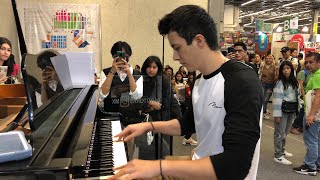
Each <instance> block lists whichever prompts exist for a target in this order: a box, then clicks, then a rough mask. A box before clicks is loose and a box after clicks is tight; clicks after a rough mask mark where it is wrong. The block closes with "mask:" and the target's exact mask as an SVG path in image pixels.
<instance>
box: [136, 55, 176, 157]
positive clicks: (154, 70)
mask: <svg viewBox="0 0 320 180" xmlns="http://www.w3.org/2000/svg"><path fill="white" fill-rule="evenodd" d="M162 72H163V66H162V64H161V61H160V59H159V57H157V56H149V57H148V58H147V59H146V60H145V61H144V63H143V65H142V68H141V73H142V75H143V97H142V102H143V105H142V111H143V112H144V113H149V114H150V116H151V120H150V119H149V121H152V120H155V121H160V120H163V121H165V120H169V119H172V118H176V119H178V118H181V116H182V114H181V109H180V107H179V104H178V102H177V100H176V99H175V98H174V97H173V92H172V88H170V83H171V82H170V77H169V76H167V75H164V76H163V79H162V77H161V76H160V75H161V73H162ZM168 112H170V113H168ZM143 137H146V135H144V136H143ZM144 139H145V138H144ZM144 139H137V141H139V140H140V141H141V140H142V142H137V145H138V146H139V149H140V151H139V159H154V158H155V157H154V156H152V155H150V153H148V152H155V148H154V146H146V145H144V144H145V142H146V140H144Z"/></svg>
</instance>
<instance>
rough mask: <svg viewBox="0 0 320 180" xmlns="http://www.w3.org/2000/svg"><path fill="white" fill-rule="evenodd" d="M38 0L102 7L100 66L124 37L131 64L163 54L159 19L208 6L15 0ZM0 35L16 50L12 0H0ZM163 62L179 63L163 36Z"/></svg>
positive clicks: (192, 0)
mask: <svg viewBox="0 0 320 180" xmlns="http://www.w3.org/2000/svg"><path fill="white" fill-rule="evenodd" d="M19 2H39V3H46V2H48V3H79V4H87V3H95V4H100V8H101V29H102V50H103V52H102V68H105V67H109V66H111V62H112V59H111V55H110V49H111V47H112V45H113V44H114V43H115V42H116V41H118V40H122V41H126V42H128V43H129V44H130V45H131V47H132V51H133V54H132V57H131V59H130V64H132V65H135V64H139V65H140V66H141V65H142V63H143V61H144V60H145V59H146V58H147V57H148V56H149V55H156V56H159V57H160V59H161V57H162V36H160V35H159V33H158V29H157V27H158V21H159V20H160V19H161V18H162V17H163V16H164V15H165V14H167V13H170V12H171V11H172V10H173V9H175V8H177V7H178V6H180V5H184V4H195V5H199V6H201V7H203V8H204V9H207V6H208V0H174V1H173V0H77V1H72V0H17V3H19ZM0 13H1V14H0V17H1V23H3V21H4V25H3V24H1V26H0V35H1V36H2V32H6V33H5V34H3V36H6V37H8V38H9V39H10V40H11V41H13V44H15V45H14V52H17V51H16V49H15V48H16V43H17V38H16V37H15V35H16V28H15V26H13V25H14V23H13V22H12V21H14V19H13V14H12V7H11V0H1V1H0ZM165 64H170V65H171V66H172V67H174V70H175V71H177V70H178V67H179V66H180V64H179V63H178V62H174V61H173V60H172V49H171V47H170V46H169V43H168V40H167V39H166V40H165Z"/></svg>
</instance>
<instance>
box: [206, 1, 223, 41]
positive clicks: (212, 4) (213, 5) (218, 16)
mask: <svg viewBox="0 0 320 180" xmlns="http://www.w3.org/2000/svg"><path fill="white" fill-rule="evenodd" d="M208 13H209V14H210V16H211V17H212V18H213V20H214V22H215V24H216V27H217V33H218V37H219V35H220V32H224V22H223V21H224V19H223V17H224V0H208Z"/></svg>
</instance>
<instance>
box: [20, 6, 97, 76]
mask: <svg viewBox="0 0 320 180" xmlns="http://www.w3.org/2000/svg"><path fill="white" fill-rule="evenodd" d="M17 7H18V13H19V18H20V21H21V27H22V31H23V35H24V38H25V41H26V45H27V49H28V53H31V54H38V53H39V52H41V51H43V50H45V49H53V50H56V51H58V52H59V53H61V54H64V53H65V52H92V53H93V54H94V57H93V58H94V62H95V68H96V70H97V71H98V72H100V71H101V53H100V52H101V45H100V44H101V43H100V39H101V37H100V6H99V5H98V4H65V3H26V2H22V3H18V4H17Z"/></svg>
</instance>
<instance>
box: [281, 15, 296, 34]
mask: <svg viewBox="0 0 320 180" xmlns="http://www.w3.org/2000/svg"><path fill="white" fill-rule="evenodd" d="M298 20H299V19H298V17H295V18H292V19H287V20H285V21H284V22H283V23H284V28H283V30H284V32H288V31H289V33H290V34H297V33H298V31H299V30H298Z"/></svg>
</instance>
